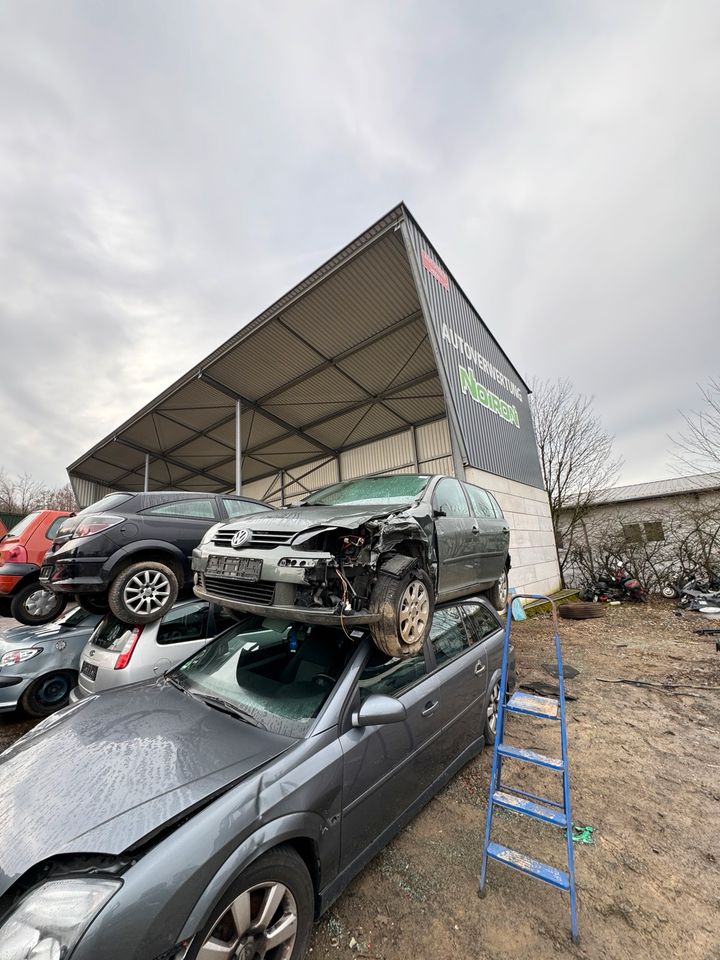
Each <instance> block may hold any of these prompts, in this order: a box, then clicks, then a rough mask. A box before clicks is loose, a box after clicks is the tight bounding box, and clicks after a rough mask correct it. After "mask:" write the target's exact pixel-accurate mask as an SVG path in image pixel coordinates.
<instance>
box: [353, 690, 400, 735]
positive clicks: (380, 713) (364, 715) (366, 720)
mask: <svg viewBox="0 0 720 960" xmlns="http://www.w3.org/2000/svg"><path fill="white" fill-rule="evenodd" d="M406 718H407V711H406V710H405V707H404V706H403V705H402V703H400V701H399V700H396V699H395V697H386V696H385V694H384V693H373V694H371V695H370V696H369V697H368V698H367V700H366V701H365V702H364V703H363V704H362V705H361V707H360V709H359V710H356V711H355V712H354V713H353V715H352V725H353V726H354V727H371V726H373V725H374V724H376V723H399V722H400V721H401V720H405V719H406Z"/></svg>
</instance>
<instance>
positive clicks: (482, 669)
mask: <svg viewBox="0 0 720 960" xmlns="http://www.w3.org/2000/svg"><path fill="white" fill-rule="evenodd" d="M484 672H485V664H484V663H483V661H482V660H478V662H477V663H476V664H475V676H476V677H479V676H480V674H481V673H484Z"/></svg>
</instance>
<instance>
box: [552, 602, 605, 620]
mask: <svg viewBox="0 0 720 960" xmlns="http://www.w3.org/2000/svg"><path fill="white" fill-rule="evenodd" d="M558 611H559V612H560V616H561V617H564V618H565V620H590V619H592V618H593V617H604V616H605V606H604V604H602V603H561V604H560V606H559V607H558Z"/></svg>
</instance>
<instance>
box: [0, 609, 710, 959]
mask: <svg viewBox="0 0 720 960" xmlns="http://www.w3.org/2000/svg"><path fill="white" fill-rule="evenodd" d="M707 625H708V624H707V623H700V622H699V615H692V614H686V615H684V616H683V617H682V618H681V619H678V618H677V617H676V616H675V615H674V614H673V605H672V604H669V603H663V602H656V603H653V604H650V605H649V606H647V607H635V606H620V607H608V608H607V615H606V617H605V618H603V619H600V620H589V621H583V622H573V621H564V620H563V621H561V637H562V641H563V652H564V656H565V660H566V663H567V664H571V665H572V666H574V667H576V668H577V669H578V670H579V671H580V673H579V676H578V677H577V678H576V679H574V680H571V681H568V684H567V689H568V693H571V694H572V695H574V696H576V697H577V700H576V701H574V702H572V703H569V705H568V715H569V723H568V738H569V749H570V762H571V781H572V790H573V815H574V816H573V819H574V821H575V823H576V824H590V825H592V827H593V828H594V832H593V843H592V844H591V845H589V846H587V845H581V844H577V845H576V846H575V862H576V872H577V883H578V903H579V919H580V944H579V946H578V947H573V946H572V944H571V943H570V938H569V910H568V901H567V897H566V896H565V895H563V894H561V893H559V892H558V891H556V890H554V889H552V888H550V887H546V886H545V885H543V884H540V883H537V882H536V881H532V880H530V879H529V878H526V877H524V876H522V875H520V874H518V873H515V872H513V871H509V870H507V869H506V868H504V867H502V866H500V865H496V864H491V865H490V867H489V885H488V893H487V896H486V898H485V899H484V900H479V899H478V898H477V896H476V888H477V877H478V871H479V864H480V853H481V846H482V834H483V828H484V822H485V805H486V801H487V790H488V781H489V774H490V764H491V753H490V751H488V750H486V751H485V752H484V753H483V755H482V756H481V757H479V758H478V759H477V760H474V761H473V762H471V763H470V764H468V766H467V767H466V768H465V769H464V770H462V771H461V772H460V773H459V774H458V776H457V777H456V778H455V779H454V780H453V782H452V783H450V784H449V785H448V787H447V788H446V789H445V790H444V791H443V792H442V793H441V794H440V795H439V796H438V797H437V798H436V799H434V800H433V801H432V802H431V803H430V804H429V806H428V807H427V808H426V809H425V810H424V811H423V812H422V813H421V814H420V815H419V816H418V817H417V818H416V819H415V820H414V821H413V823H411V824H410V825H409V827H408V828H407V829H405V830H404V831H403V832H402V833H401V834H400V836H398V837H397V839H396V840H395V841H393V843H391V844H390V845H389V846H388V847H387V848H386V849H385V850H384V851H383V852H382V853H381V854H379V855H378V856H377V857H376V858H375V860H374V861H373V862H372V863H371V864H370V865H369V866H368V867H367V868H366V869H365V870H364V871H363V872H362V874H361V875H360V876H359V877H358V878H357V879H356V880H355V881H354V882H353V883H352V884H351V886H350V887H349V888H348V890H347V891H346V893H345V894H344V895H343V896H342V897H341V898H340V899H339V900H338V901H337V902H336V904H335V905H334V906H333V908H332V909H331V910H330V911H329V912H328V913H327V914H326V915H325V917H324V918H323V919H322V920H321V921H320V923H319V924H318V926H317V928H316V931H315V935H314V937H313V941H312V952H311V953H310V957H311V958H312V960H341V958H351V957H355V958H360V960H368V958H370V960H430V958H438V960H446V958H447V960H450V958H458V960H464V958H467V960H486V958H492V960H496V958H497V960H501V958H519V957H526V956H532V957H534V958H544V957H560V958H562V957H577V958H592V960H596V958H597V960H599V958H610V960H615V958H633V960H636V958H647V960H654V958H663V960H666V958H679V957H682V960H696V958H697V960H720V829H718V824H719V822H720V819H719V816H720V749H718V747H720V654H717V653H716V651H715V642H714V639H712V638H702V637H698V636H697V635H695V634H694V633H693V629H694V628H696V627H700V626H707ZM513 635H514V642H515V646H516V649H517V657H518V672H519V677H520V682H521V684H522V683H523V682H532V681H533V680H543V681H545V682H551V679H550V678H549V677H548V675H547V674H546V673H545V672H544V670H543V669H542V666H541V664H543V663H551V662H552V659H553V654H552V647H551V645H550V639H551V635H550V620H549V617H547V616H543V617H536V618H534V619H533V620H530V621H528V622H527V623H520V624H517V625H514V626H513ZM598 677H605V678H619V677H624V678H632V679H646V680H650V681H653V682H655V683H664V684H670V683H674V684H688V685H693V686H686V687H682V688H680V689H676V688H669V687H668V688H656V687H636V686H629V685H625V684H610V683H601V682H599V681H598V680H597V678H598ZM703 686H707V687H711V686H714V687H716V689H714V690H708V691H707V692H702V690H699V689H694V688H693V687H703ZM31 726H32V721H28V720H24V719H21V718H18V717H17V716H14V715H10V716H5V717H0V749H2V748H3V747H4V746H6V745H8V744H9V743H11V742H12V741H13V740H15V739H16V738H17V737H18V736H19V735H20V734H21V733H23V732H24V731H25V730H27V729H29V728H30V727H31ZM508 733H509V734H513V735H511V736H509V739H511V740H512V739H514V740H515V742H518V743H519V742H522V743H523V744H524V745H527V746H535V747H536V748H538V749H540V750H544V751H545V752H547V753H554V752H556V750H557V746H556V740H555V738H556V737H557V727H556V726H554V725H550V724H541V723H539V722H538V723H534V722H533V721H528V720H525V719H523V718H517V717H512V718H510V719H509V720H508ZM509 767H510V764H509V763H508V764H507V765H506V770H508V769H509ZM508 779H509V777H508ZM513 782H514V783H516V784H517V785H519V786H523V787H525V788H526V789H529V790H532V791H533V792H537V793H543V792H544V791H545V792H546V795H548V796H552V795H554V796H556V797H557V796H559V794H558V793H557V792H555V793H553V789H554V790H555V791H557V788H558V783H559V779H558V778H557V777H556V775H553V774H551V773H544V772H542V771H535V770H534V769H527V768H526V767H525V765H523V766H522V767H520V765H517V773H516V775H515V777H514V778H513ZM494 824H495V826H494V837H495V839H497V840H500V841H501V842H502V841H504V842H506V843H508V845H510V846H513V847H514V848H515V849H517V850H522V851H524V852H527V853H530V854H531V855H533V856H535V857H538V858H539V859H541V860H544V861H545V862H549V863H554V864H555V865H557V866H560V867H563V866H564V863H565V861H564V846H563V842H562V837H561V835H560V833H559V831H557V830H556V829H554V828H552V827H546V826H541V825H540V824H537V823H535V822H534V821H527V820H525V818H522V819H521V818H518V817H517V816H516V815H514V814H511V813H498V814H496V819H495V820H494Z"/></svg>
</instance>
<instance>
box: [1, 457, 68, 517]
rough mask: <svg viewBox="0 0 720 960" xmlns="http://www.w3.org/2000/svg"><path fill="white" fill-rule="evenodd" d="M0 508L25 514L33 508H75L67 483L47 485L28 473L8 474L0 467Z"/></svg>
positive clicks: (8, 511)
mask: <svg viewBox="0 0 720 960" xmlns="http://www.w3.org/2000/svg"><path fill="white" fill-rule="evenodd" d="M0 510H3V511H6V512H7V513H18V514H22V515H23V516H25V515H26V514H28V513H32V511H33V510H77V502H76V500H75V494H74V493H73V491H72V487H71V486H70V484H69V483H66V484H65V486H63V487H48V486H45V485H44V484H43V483H42V482H41V481H39V480H33V478H32V477H31V476H30V474H28V473H23V474H19V475H17V476H14V477H13V476H10V475H9V474H7V473H6V472H5V471H4V470H3V469H2V468H0Z"/></svg>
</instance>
